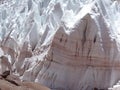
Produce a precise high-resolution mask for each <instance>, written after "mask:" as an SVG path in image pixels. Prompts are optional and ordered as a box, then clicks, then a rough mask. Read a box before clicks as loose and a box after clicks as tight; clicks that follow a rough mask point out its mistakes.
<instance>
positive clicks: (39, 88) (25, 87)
mask: <svg viewBox="0 0 120 90" xmlns="http://www.w3.org/2000/svg"><path fill="white" fill-rule="evenodd" d="M15 77H16V78H15ZM0 90H50V89H49V88H47V87H45V86H43V85H40V84H38V83H33V82H21V81H20V79H19V78H18V77H17V76H15V75H12V74H10V72H9V71H5V72H4V73H3V74H2V75H0Z"/></svg>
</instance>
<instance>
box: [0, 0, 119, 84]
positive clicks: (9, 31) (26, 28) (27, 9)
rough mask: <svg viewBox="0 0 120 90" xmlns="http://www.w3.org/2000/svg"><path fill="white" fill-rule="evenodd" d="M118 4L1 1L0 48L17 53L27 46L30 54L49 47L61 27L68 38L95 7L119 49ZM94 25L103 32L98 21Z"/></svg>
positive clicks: (108, 1) (103, 1)
mask: <svg viewBox="0 0 120 90" xmlns="http://www.w3.org/2000/svg"><path fill="white" fill-rule="evenodd" d="M119 3H120V2H119V1H117V0H116V1H115V0H114V1H113V0H1V1H0V44H1V46H4V45H6V46H7V47H10V48H12V49H16V47H17V46H18V47H20V48H21V47H22V45H23V44H24V42H27V43H26V44H30V45H28V47H29V46H31V47H32V50H34V49H35V48H37V47H39V46H40V45H49V43H50V40H51V38H53V36H54V34H55V33H56V31H57V30H58V28H59V27H60V26H64V28H67V30H66V33H68V34H69V33H70V32H71V31H70V30H71V28H74V27H75V23H76V22H78V21H79V20H80V19H81V18H82V17H83V16H84V15H85V14H86V13H90V14H92V13H93V12H91V9H92V8H93V7H94V6H96V8H94V9H96V10H95V11H98V12H99V14H100V15H101V16H102V17H103V18H104V20H105V22H106V24H107V25H106V26H107V27H108V28H109V30H108V32H109V35H111V39H112V40H113V41H114V40H115V41H116V43H117V45H118V47H120V46H119V44H120V4H119ZM81 12H82V13H81ZM98 16H99V15H98ZM96 23H98V27H101V28H99V30H100V31H102V30H103V31H104V29H103V27H102V26H101V25H100V24H99V22H98V21H97V20H96ZM8 38H10V41H8ZM46 38H47V39H46ZM8 42H9V43H8ZM15 46H16V47H15ZM16 51H17V49H16ZM111 51H112V50H111ZM113 81H114V78H113ZM111 83H112V82H111Z"/></svg>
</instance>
